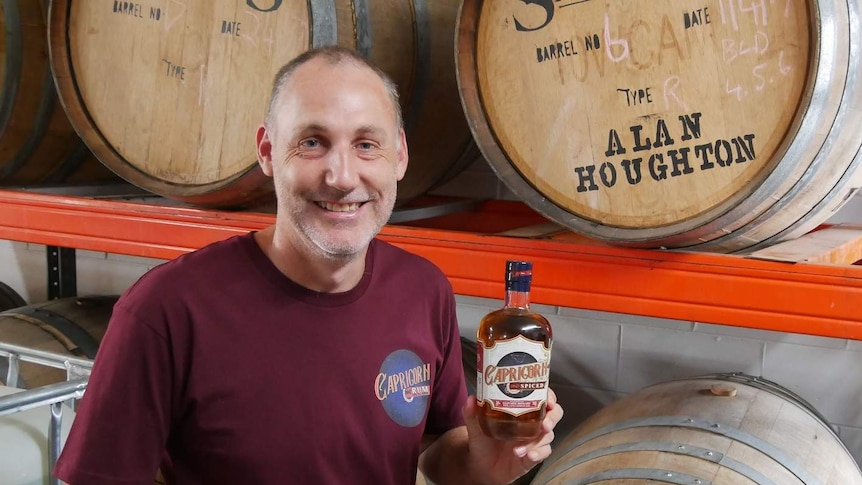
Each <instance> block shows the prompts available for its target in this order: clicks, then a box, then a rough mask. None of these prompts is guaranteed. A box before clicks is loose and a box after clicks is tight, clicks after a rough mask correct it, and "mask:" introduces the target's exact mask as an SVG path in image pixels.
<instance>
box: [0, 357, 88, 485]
mask: <svg viewBox="0 0 862 485" xmlns="http://www.w3.org/2000/svg"><path fill="white" fill-rule="evenodd" d="M0 357H6V358H7V359H8V360H9V370H8V373H7V375H6V384H7V386H8V387H17V384H18V364H19V362H31V363H35V364H40V365H44V366H48V367H54V368H58V369H66V378H67V381H66V382H60V383H57V384H49V385H46V386H40V387H37V388H34V389H29V390H26V391H21V392H18V393H15V394H11V395H8V396H2V397H0V416H6V415H9V414H13V413H17V412H21V411H27V410H29V409H34V408H38V407H41V406H50V408H51V416H50V418H49V420H50V421H49V426H48V469H47V475H48V476H49V479H48V483H49V484H50V485H60V484H61V482H60V479H58V478H55V477H54V476H53V474H52V470H54V466H55V465H56V464H57V459H58V458H59V457H60V451H61V450H62V448H63V443H62V436H61V430H62V429H63V428H62V426H63V403H65V402H67V401H72V402H71V405H72V406H71V407H72V408H73V409H74V407H75V406H74V403H75V402H76V400H78V399H80V398H81V397H83V396H84V391H85V389H86V388H87V381H88V380H89V375H90V369H91V368H92V366H93V361H91V360H88V359H79V358H77V357H72V356H69V355H64V354H58V353H54V352H46V351H44V350H38V349H32V348H28V347H22V346H20V345H15V344H10V343H6V342H0Z"/></svg>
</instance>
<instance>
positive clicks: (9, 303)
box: [0, 281, 27, 312]
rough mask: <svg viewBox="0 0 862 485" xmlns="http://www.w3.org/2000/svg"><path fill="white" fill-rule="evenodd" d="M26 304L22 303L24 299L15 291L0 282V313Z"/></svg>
mask: <svg viewBox="0 0 862 485" xmlns="http://www.w3.org/2000/svg"><path fill="white" fill-rule="evenodd" d="M26 304H27V302H26V301H24V298H23V297H22V296H21V295H19V294H18V292H17V291H15V290H14V289H12V287H11V286H9V285H7V284H6V283H3V282H2V281H0V312H2V311H3V310H8V309H10V308H16V307H19V306H24V305H26Z"/></svg>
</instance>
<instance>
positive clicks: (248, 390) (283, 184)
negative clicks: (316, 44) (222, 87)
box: [56, 47, 562, 485]
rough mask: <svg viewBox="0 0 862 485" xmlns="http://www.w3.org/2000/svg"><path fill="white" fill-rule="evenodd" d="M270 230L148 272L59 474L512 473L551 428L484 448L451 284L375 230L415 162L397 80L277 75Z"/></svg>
mask: <svg viewBox="0 0 862 485" xmlns="http://www.w3.org/2000/svg"><path fill="white" fill-rule="evenodd" d="M257 149H258V150H257V151H258V159H259V162H260V166H261V169H262V170H263V172H264V173H265V174H267V175H268V176H271V177H272V178H273V181H274V184H275V188H276V195H277V198H278V209H277V215H276V222H275V224H274V225H273V226H271V227H269V228H267V229H264V230H262V231H259V232H256V233H250V234H247V235H244V236H237V237H234V238H231V239H228V240H226V241H222V242H218V243H215V244H212V245H210V246H207V247H205V248H202V249H200V250H198V251H195V252H193V253H190V254H187V255H184V256H182V257H180V258H177V259H176V260H173V261H170V262H168V263H165V264H163V265H161V266H159V267H158V268H155V269H153V270H152V271H150V272H149V273H148V274H147V275H145V276H144V277H142V278H141V279H140V280H139V281H138V282H137V283H136V284H135V285H134V286H132V287H131V288H130V289H129V290H128V291H127V292H126V293H125V294H124V295H123V297H122V298H121V299H120V301H119V302H118V303H117V305H116V306H115V309H114V315H113V317H112V320H111V323H110V324H109V328H108V332H107V333H106V335H105V338H104V340H103V342H102V346H101V348H100V351H99V355H98V358H97V359H96V363H95V366H94V368H93V373H92V375H91V378H90V384H89V387H88V389H87V392H86V395H85V397H84V399H83V401H82V403H81V407H80V409H79V412H78V414H77V417H76V421H75V423H74V427H73V429H72V431H71V434H70V436H69V439H68V442H67V444H66V447H65V449H64V451H63V455H62V457H61V459H60V461H59V463H58V465H57V468H56V475H57V476H58V477H60V478H61V479H63V480H64V481H67V482H69V483H71V484H73V485H89V484H95V485H100V484H138V483H139V484H150V483H152V477H153V476H154V475H155V473H156V470H157V469H158V468H161V470H162V471H163V472H164V475H165V478H166V481H167V482H168V483H169V484H182V485H186V484H222V483H224V484H246V483H249V484H293V483H295V484H302V485H307V484H343V483H351V484H369V485H384V484H406V483H413V481H414V480H415V477H416V469H417V466H418V467H420V468H421V469H422V470H423V471H424V472H425V473H426V475H427V476H428V477H429V478H430V479H431V480H433V481H434V482H435V483H438V484H447V483H487V484H495V483H499V484H505V483H510V482H511V481H512V480H514V479H516V478H517V477H519V476H521V475H523V474H524V473H526V472H527V471H529V470H530V469H531V468H532V467H533V466H535V465H536V464H537V463H538V462H540V461H541V460H543V459H544V458H546V457H547V456H548V454H549V453H550V443H551V440H552V439H553V428H554V426H555V425H556V423H557V422H558V421H559V420H560V418H561V416H562V409H561V408H560V407H559V405H557V404H556V400H555V398H554V396H553V392H549V403H548V415H547V417H546V419H545V422H544V433H543V435H542V436H540V437H539V438H537V439H536V440H535V441H533V442H530V443H517V444H516V443H508V442H498V441H494V440H491V439H490V438H488V437H486V436H484V435H483V434H482V433H481V431H480V430H479V427H478V422H477V419H476V411H475V400H474V398H472V397H469V398H468V397H467V396H466V392H465V385H464V376H463V371H462V364H461V354H460V340H459V334H458V325H457V321H456V317H455V303H454V296H453V294H452V288H451V286H450V285H449V283H448V281H447V279H446V278H445V276H444V275H443V274H442V273H441V272H440V271H439V269H438V268H436V267H435V266H434V265H433V264H431V263H430V262H428V261H426V260H424V259H422V258H420V257H418V256H415V255H412V254H410V253H407V252H405V251H403V250H401V249H398V248H396V247H394V246H392V245H390V244H387V243H385V242H383V241H380V240H378V239H376V238H375V236H376V235H377V233H378V232H379V231H380V229H381V227H383V225H384V224H385V223H386V221H387V220H388V218H389V216H390V215H391V213H392V209H393V206H394V204H395V196H396V188H397V183H398V181H399V180H400V179H401V178H402V177H403V176H404V173H405V171H406V169H407V163H408V153H407V143H406V140H405V136H404V130H403V128H402V122H401V115H400V108H399V104H398V95H397V91H396V89H395V87H394V85H393V83H392V81H391V80H389V78H388V77H386V76H385V75H384V74H383V73H382V72H381V71H379V70H378V69H377V68H375V67H374V66H372V65H370V64H368V63H367V61H365V60H364V59H363V58H361V57H359V56H358V55H356V54H355V53H354V52H353V51H349V50H345V49H341V48H337V47H330V48H323V49H318V50H313V51H309V52H307V53H305V54H303V55H302V56H300V57H299V58H297V59H295V60H294V61H292V62H291V63H290V64H288V65H287V66H285V67H284V68H283V69H282V70H281V71H280V72H279V74H278V76H277V77H276V80H275V84H274V87H273V91H272V96H271V100H270V104H269V109H268V114H267V116H266V119H265V122H264V124H263V126H261V127H260V128H259V129H258V132H257Z"/></svg>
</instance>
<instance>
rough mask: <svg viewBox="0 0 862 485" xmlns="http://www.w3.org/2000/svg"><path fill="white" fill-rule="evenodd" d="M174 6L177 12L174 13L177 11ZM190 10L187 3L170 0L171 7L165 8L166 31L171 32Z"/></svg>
mask: <svg viewBox="0 0 862 485" xmlns="http://www.w3.org/2000/svg"><path fill="white" fill-rule="evenodd" d="M172 6H176V11H174V10H175V9H174V8H173V7H172ZM188 8H189V7H188V5H186V3H185V2H182V1H180V0H170V5H169V6H168V7H165V24H164V26H165V30H171V27H173V26H174V24H176V23H177V22H178V21H179V20H180V19H181V18H183V15H185V13H186V11H187V10H188Z"/></svg>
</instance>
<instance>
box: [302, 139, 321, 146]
mask: <svg viewBox="0 0 862 485" xmlns="http://www.w3.org/2000/svg"><path fill="white" fill-rule="evenodd" d="M299 146H301V147H303V148H317V147H319V146H320V142H319V141H317V140H315V139H309V140H303V141H301V142H300V143H299Z"/></svg>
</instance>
